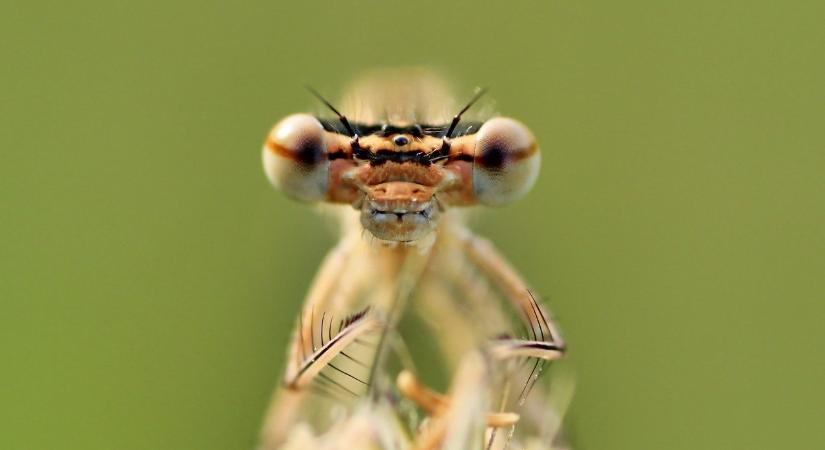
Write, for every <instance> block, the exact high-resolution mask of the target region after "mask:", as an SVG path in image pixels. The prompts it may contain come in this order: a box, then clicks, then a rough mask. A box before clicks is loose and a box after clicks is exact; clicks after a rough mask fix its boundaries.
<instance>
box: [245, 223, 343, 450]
mask: <svg viewBox="0 0 825 450" xmlns="http://www.w3.org/2000/svg"><path fill="white" fill-rule="evenodd" d="M357 244H358V239H357V236H355V237H352V236H349V237H348V238H345V239H344V240H342V241H341V242H340V243H339V244H338V245H337V246H335V247H334V248H333V249H332V250H330V251H329V253H327V256H326V257H325V258H324V261H323V262H322V264H321V268H320V269H319V270H318V272H317V274H316V276H315V279H314V281H313V283H312V287H311V288H310V290H309V292H308V294H307V296H306V300H305V301H304V306H303V307H302V312H301V314H300V317H301V319H299V321H298V325H297V326H296V327H295V329H294V331H293V334H292V342H291V344H290V350H289V356H288V360H287V369H286V376H287V378H289V377H291V376H293V377H294V375H295V374H296V373H297V372H298V371H299V370H300V365H301V364H300V363H301V361H302V360H304V359H305V358H306V357H307V354H308V353H311V352H312V349H311V348H310V347H309V346H310V345H311V341H312V339H313V336H314V333H313V323H312V321H310V320H304V319H303V317H304V315H305V314H306V312H307V311H309V315H311V314H312V311H313V310H314V309H315V308H318V309H319V311H320V310H322V309H324V307H325V306H326V305H328V304H329V303H330V302H331V300H332V299H333V298H334V297H340V296H341V295H342V293H343V295H351V296H355V295H356V294H357V292H358V289H356V288H354V287H352V288H349V289H337V288H339V287H340V286H341V283H342V281H343V280H345V278H343V277H342V275H343V274H344V273H346V270H345V269H346V267H347V262H348V261H349V260H350V259H351V257H352V254H353V251H354V249H355V247H356V245H357ZM351 280H357V278H352V279H351ZM339 300H340V301H341V302H343V303H348V302H347V301H346V300H347V299H339ZM305 392H306V391H305V390H297V389H284V388H279V389H276V391H275V393H274V395H273V398H272V401H271V402H270V406H269V408H268V411H267V414H266V417H265V419H264V424H263V427H262V429H261V444H260V449H261V450H264V449H266V450H269V449H273V448H276V447H277V445H279V444H280V443H281V442H283V441H284V439H286V434H287V433H288V432H289V430H290V428H291V426H292V425H293V423H294V422H295V420H296V419H297V415H298V411H299V410H300V409H301V406H302V405H303V403H304V401H303V400H304V394H305Z"/></svg>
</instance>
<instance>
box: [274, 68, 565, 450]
mask: <svg viewBox="0 0 825 450" xmlns="http://www.w3.org/2000/svg"><path fill="white" fill-rule="evenodd" d="M311 92H312V93H313V94H315V96H316V97H318V99H319V100H320V101H321V102H322V103H324V104H325V105H326V107H327V108H328V110H329V111H330V112H331V113H332V114H331V115H330V116H326V117H316V116H313V115H309V114H295V115H291V116H288V117H286V118H285V119H283V120H281V121H280V122H279V123H278V124H277V125H275V127H274V128H273V129H272V131H271V132H270V133H269V135H268V137H267V139H266V143H265V145H264V148H263V163H264V169H265V172H266V175H267V176H268V177H269V180H270V181H271V182H272V184H274V185H275V186H276V187H278V188H279V189H280V190H281V191H283V192H284V193H285V194H287V195H289V196H291V197H294V198H296V199H299V200H303V201H306V202H316V203H319V204H324V205H325V206H326V207H327V208H328V209H330V210H332V211H334V214H335V215H336V216H337V217H338V218H339V219H340V221H341V224H342V225H341V241H340V243H339V244H338V245H336V246H335V247H334V248H333V249H332V250H331V251H330V252H329V254H328V255H327V257H326V259H325V260H324V262H323V264H322V266H321V268H320V270H319V272H318V274H317V276H316V279H315V282H314V284H313V286H312V288H311V289H310V291H309V294H308V296H307V298H306V300H305V304H304V307H303V309H302V311H301V313H300V314H299V317H298V318H297V325H296V328H295V331H294V333H293V337H292V344H291V346H290V349H289V352H288V360H287V367H286V374H285V376H284V381H283V387H282V388H281V389H279V391H278V392H276V394H275V397H274V399H273V403H272V406H271V408H270V412H269V414H268V415H267V419H266V422H265V424H264V429H263V433H262V436H263V443H262V448H266V449H271V448H282V447H283V448H294V449H304V448H307V449H308V448H344V447H346V448H348V449H362V448H376V449H378V448H381V449H383V448H387V449H389V448H392V449H404V448H418V449H436V448H454V449H465V448H486V449H492V448H496V449H503V448H507V447H508V446H512V445H518V447H517V448H525V446H529V447H528V448H534V449H550V448H554V447H553V446H554V439H555V436H556V434H557V431H558V421H559V418H558V416H557V414H556V413H555V412H554V410H552V409H551V408H550V407H549V405H548V403H547V394H546V393H545V392H544V389H543V388H542V386H536V380H537V379H538V376H539V374H540V373H541V371H542V368H543V366H544V364H545V363H546V362H547V361H552V360H555V359H558V358H559V357H561V356H562V355H563V353H564V342H563V341H562V338H561V336H560V335H559V333H558V331H557V329H556V326H555V325H554V324H553V321H552V320H551V318H550V316H549V314H548V313H547V311H546V310H545V309H544V308H543V307H542V306H541V305H540V303H539V302H538V301H537V300H536V297H535V296H534V295H533V293H532V292H531V291H530V290H528V288H527V285H526V283H525V282H524V281H523V280H522V278H521V277H520V276H519V274H518V273H517V272H516V271H515V270H514V269H513V268H512V267H511V265H510V264H509V263H508V262H507V261H505V259H504V258H503V257H502V256H501V255H500V254H499V253H498V252H497V251H496V250H495V249H494V248H493V246H492V245H491V244H490V243H489V242H488V241H486V240H484V239H481V238H479V237H476V236H475V235H474V234H473V233H471V232H470V231H469V230H468V229H467V227H466V226H465V223H464V220H463V218H464V211H465V210H466V209H467V208H466V207H469V206H474V205H502V204H505V203H509V202H512V201H515V200H517V199H519V198H520V197H522V196H523V195H524V194H525V193H526V192H527V191H528V190H529V189H530V188H531V187H532V185H533V183H534V181H535V179H536V177H537V176H538V172H539V166H540V155H539V149H538V145H537V143H536V140H535V138H534V137H533V135H532V133H531V132H530V131H529V130H528V129H527V127H525V126H524V125H523V124H521V123H520V122H518V121H516V120H513V119H510V118H505V117H492V118H488V119H486V120H468V119H467V118H465V115H467V114H469V113H468V111H469V110H470V108H471V107H472V106H473V105H474V104H475V103H476V101H477V100H478V99H479V98H480V97H481V94H482V91H480V90H479V91H477V92H476V94H475V95H473V96H472V97H471V98H470V100H469V101H468V102H467V103H465V104H464V105H463V107H459V106H456V105H454V104H453V103H452V101H451V97H450V96H449V94H448V90H447V88H446V87H445V84H444V82H443V81H442V80H441V79H440V78H439V77H437V76H435V75H433V74H432V73H431V72H428V71H426V70H421V69H412V70H402V71H379V72H375V73H371V74H368V75H367V76H365V77H363V78H361V79H360V80H358V81H356V82H355V83H354V85H353V86H352V87H351V89H350V90H349V91H348V93H347V94H346V95H345V96H344V98H343V101H342V102H341V103H340V104H339V105H338V106H339V107H340V110H339V109H338V108H336V107H335V106H333V104H332V103H331V102H329V101H327V100H326V99H324V98H323V97H322V96H321V95H320V94H318V93H317V92H315V91H311ZM408 314H418V316H420V317H422V318H424V322H425V323H426V325H427V327H428V329H427V333H428V334H429V335H430V336H429V338H430V341H432V342H435V343H436V347H437V350H438V355H436V354H433V355H431V357H432V358H439V359H438V360H439V361H441V363H440V364H441V365H443V366H444V368H445V370H446V371H447V372H448V373H449V374H450V377H451V379H452V382H451V386H450V388H449V391H448V393H446V394H440V393H437V392H436V391H435V390H434V389H432V388H430V387H427V386H425V385H424V384H423V383H422V382H421V381H420V380H419V377H418V376H417V375H418V374H417V372H416V368H415V367H416V357H414V356H413V355H412V354H413V353H415V352H410V351H409V350H410V349H409V346H410V345H415V342H417V340H416V338H415V337H414V336H405V335H404V333H403V332H402V331H400V329H399V327H398V324H399V321H401V320H402V318H404V317H405V316H406V315H408ZM418 359H419V360H420V355H419V357H418ZM419 362H420V361H419ZM539 391H541V392H539ZM531 392H532V393H531Z"/></svg>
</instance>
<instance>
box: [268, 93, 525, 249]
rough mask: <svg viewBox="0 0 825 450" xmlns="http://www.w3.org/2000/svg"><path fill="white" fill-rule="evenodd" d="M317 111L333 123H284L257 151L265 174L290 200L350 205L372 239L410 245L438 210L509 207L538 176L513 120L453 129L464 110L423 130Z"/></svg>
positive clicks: (298, 119)
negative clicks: (261, 152)
mask: <svg viewBox="0 0 825 450" xmlns="http://www.w3.org/2000/svg"><path fill="white" fill-rule="evenodd" d="M476 98H477V97H476ZM322 101H324V102H325V103H327V106H329V107H330V108H331V109H332V111H333V112H335V113H336V114H337V115H338V118H337V120H326V119H321V118H316V117H313V116H310V115H307V114H295V115H292V116H289V117H287V118H285V119H283V120H282V121H281V122H280V123H278V124H277V125H276V126H275V127H274V128H273V129H272V131H271V132H270V134H269V136H268V138H267V141H266V144H265V145H264V156H263V159H264V168H265V171H266V174H267V176H268V177H269V179H270V181H271V182H272V184H274V185H275V186H276V187H278V188H280V189H282V190H283V191H284V192H285V193H287V194H288V195H290V196H292V197H294V198H297V199H300V200H304V201H326V202H329V203H347V204H350V205H352V206H353V208H355V209H356V210H358V211H360V222H361V224H362V226H363V227H364V228H365V229H366V230H367V231H369V232H370V233H371V234H372V235H373V236H375V237H377V238H379V239H382V240H386V241H400V242H409V241H415V240H418V239H420V238H422V237H424V236H426V235H427V234H428V233H430V232H432V231H433V230H434V229H435V228H436V227H437V223H438V219H439V217H440V216H441V215H442V213H443V212H444V211H445V210H446V209H447V208H449V207H456V206H470V205H474V204H485V205H501V204H505V203H509V202H512V201H514V200H516V199H518V198H520V197H521V196H523V195H524V194H525V193H526V192H527V191H529V189H530V188H531V187H532V185H533V183H534V181H535V179H536V177H537V175H538V170H539V165H540V156H539V152H538V145H537V144H536V142H535V139H534V138H533V135H532V134H531V133H530V131H529V130H528V129H527V127H525V126H524V125H522V124H521V123H519V122H517V121H516V120H513V119H508V118H503V117H496V118H492V119H489V120H487V121H486V122H470V123H465V124H463V125H462V126H461V127H457V125H458V123H459V120H460V117H461V113H463V112H464V111H465V110H466V109H467V108H468V107H469V105H471V104H472V102H470V103H469V104H468V105H467V107H465V108H464V109H463V110H462V111H461V112H460V113H459V114H457V115H456V116H455V117H454V118H453V121H452V122H451V123H449V124H437V125H429V124H420V123H402V124H399V123H380V124H373V123H358V122H353V123H350V122H349V121H348V120H347V118H346V117H345V116H343V115H342V114H340V113H339V112H338V111H337V110H336V109H335V108H334V107H332V105H330V104H329V103H328V102H326V101H325V100H323V99H322ZM473 101H475V98H474V99H473Z"/></svg>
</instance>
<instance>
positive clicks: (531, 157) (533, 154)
mask: <svg viewBox="0 0 825 450" xmlns="http://www.w3.org/2000/svg"><path fill="white" fill-rule="evenodd" d="M540 165H541V157H540V155H539V148H538V144H536V140H535V138H533V134H532V133H530V130H528V129H527V127H525V126H524V125H522V124H521V123H520V122H518V121H516V120H513V119H508V118H505V117H496V118H494V119H490V120H488V121H487V122H484V125H482V126H481V128H480V129H479V130H478V133H477V134H476V142H475V157H474V163H473V192H474V193H475V196H476V199H478V201H479V202H481V203H483V204H485V205H502V204H505V203H509V202H511V201H514V200H517V199H519V198H520V197H522V196H523V195H524V194H526V193H527V191H529V190H530V188H532V187H533V183H535V181H536V177H538V174H539V166H540Z"/></svg>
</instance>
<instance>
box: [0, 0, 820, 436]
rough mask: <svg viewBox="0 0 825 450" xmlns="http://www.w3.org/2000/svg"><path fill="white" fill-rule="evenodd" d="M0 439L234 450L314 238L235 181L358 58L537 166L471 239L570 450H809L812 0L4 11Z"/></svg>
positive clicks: (260, 186) (275, 368) (289, 211)
mask: <svg viewBox="0 0 825 450" xmlns="http://www.w3.org/2000/svg"><path fill="white" fill-rule="evenodd" d="M0 9H2V14H0V35H2V36H0V37H2V43H1V44H0V52H2V53H0V57H2V66H1V67H0V82H2V84H1V85H0V92H1V94H0V96H1V97H0V207H1V208H2V209H0V448H2V449H10V450H16V449H38V450H44V449H84V450H89V449H120V450H126V449H152V450H156V449H161V450H165V449H176V450H179V449H198V450H207V449H222V450H225V449H250V448H251V447H252V446H253V444H254V442H255V436H256V433H257V428H258V425H259V421H260V418H261V416H262V413H263V411H264V408H265V406H266V404H267V401H268V397H269V394H270V392H271V389H272V387H273V386H274V384H275V383H276V380H277V379H278V377H279V376H280V373H281V369H282V357H283V354H284V349H285V345H286V342H287V337H288V336H287V334H288V330H289V328H290V327H291V326H292V324H293V321H294V317H295V315H296V311H297V308H298V305H299V302H300V300H301V299H302V296H303V294H304V292H305V290H306V289H307V286H308V284H309V282H310V279H311V277H312V275H313V272H314V270H315V268H316V267H317V264H318V262H319V260H320V258H321V257H322V255H323V254H324V252H325V250H326V249H327V248H328V247H329V246H330V245H331V244H332V242H333V241H334V236H333V235H332V233H331V232H330V230H331V227H330V226H329V225H328V224H326V223H324V221H323V220H321V219H320V218H319V217H317V216H316V215H315V214H314V213H313V211H312V208H309V207H307V206H305V205H301V204H297V203H293V202H291V201H289V200H287V199H286V198H284V197H283V196H281V195H280V194H278V193H277V192H275V191H274V190H272V189H271V188H270V187H269V186H268V184H267V183H266V181H265V179H264V176H263V175H262V171H261V169H260V167H259V166H260V162H259V151H260V145H261V142H262V140H263V137H264V135H265V133H266V132H267V130H268V129H269V127H270V126H271V125H272V124H273V123H274V122H275V121H276V120H278V119H279V118H280V117H282V116H284V115H286V114H288V113H291V112H296V111H304V110H308V109H310V110H314V109H315V108H316V103H315V102H314V101H313V100H312V99H311V98H310V97H309V96H308V95H307V93H306V92H305V91H304V90H303V89H302V87H301V86H302V85H303V84H304V83H311V84H314V85H315V86H317V87H318V88H319V89H321V90H322V91H324V92H328V93H330V95H331V96H333V94H334V93H335V92H337V90H338V89H339V88H340V87H341V86H342V84H344V83H345V82H346V81H347V80H349V79H350V77H351V76H353V75H355V74H357V73H358V72H359V71H360V70H362V69H364V68H368V67H376V66H397V65H410V64H424V65H433V66H435V67H437V68H441V69H443V70H445V71H446V72H447V73H449V74H450V75H452V76H453V77H454V78H455V79H456V80H459V81H460V82H462V83H464V86H465V87H467V92H469V87H472V86H474V85H476V84H483V85H486V86H490V87H491V88H492V91H491V97H493V98H495V99H496V100H497V105H498V110H499V111H501V112H502V113H504V114H508V115H512V116H515V117H519V118H520V119H522V120H523V121H524V122H525V123H527V124H528V125H529V126H531V127H532V129H533V130H534V131H535V133H536V134H537V136H538V138H539V140H540V142H541V143H542V147H543V150H544V166H543V169H542V175H541V178H540V181H539V183H538V185H537V187H536V189H535V190H534V191H533V192H532V193H531V194H530V195H529V196H528V197H527V198H526V199H525V200H523V201H522V202H520V203H518V204H516V205H513V206H511V207H507V208H503V209H500V210H495V211H491V212H490V213H489V214H485V215H484V216H483V217H482V218H481V219H480V220H478V226H477V228H478V229H480V230H481V232H483V233H484V234H486V235H488V236H490V237H492V238H493V239H494V240H495V241H496V242H497V243H498V245H499V246H500V247H501V248H502V249H503V251H504V253H505V254H506V255H508V256H509V257H510V258H511V259H512V260H513V261H514V263H515V264H516V265H517V266H518V267H519V268H521V269H522V270H523V272H524V273H525V275H526V276H527V277H528V279H529V280H531V281H532V283H533V284H534V285H535V287H536V288H537V290H538V291H539V292H540V293H541V294H543V296H544V297H545V299H546V300H547V302H548V303H549V305H550V307H551V309H552V310H553V311H554V312H555V313H556V315H557V316H558V317H559V319H560V322H561V324H562V327H563V328H564V331H565V334H566V336H567V338H568V340H569V342H570V345H571V363H572V365H573V366H574V367H575V370H576V372H577V374H578V387H577V389H578V391H577V396H576V398H575V404H574V409H573V411H572V412H571V414H570V416H569V424H570V433H571V435H572V437H573V440H574V442H575V445H576V448H578V449H580V450H581V449H583V450H597V449H633V450H641V449H651V450H652V449H670V450H674V449H692V450H695V449H776V448H821V447H822V445H823V443H825V431H823V428H825V427H823V426H822V425H821V423H820V422H821V420H822V418H823V417H825V407H823V404H825V386H823V384H825V383H823V379H825V361H823V359H824V358H823V349H822V348H823V345H824V344H825V331H823V329H825V326H823V322H825V302H824V300H825V298H823V297H825V295H824V294H825V282H824V281H823V279H825V207H823V200H824V199H825V195H823V194H825V181H823V180H824V179H825V177H824V176H823V175H824V173H823V172H825V121H823V118H825V107H824V106H825V81H823V80H825V31H823V27H822V20H823V17H825V4H823V3H822V2H821V1H808V2H805V1H791V2H771V1H721V2H719V1H685V2H678V3H677V2H661V1H653V0H650V1H638V0H629V1H611V2H608V1H601V2H590V1H576V0H553V1H545V2H515V1H507V2H504V1H501V2H496V3H481V2H472V1H464V2H458V3H453V2H435V1H432V2H394V1H385V2H379V1H338V2H327V3H316V2H312V1H285V2H274V1H266V2H260V1H259V2H246V3H234V4H231V3H230V2H195V1H174V2H142V3H138V2H121V1H96V2H92V1H81V2H6V3H5V4H4V5H3V6H2V7H0Z"/></svg>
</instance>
